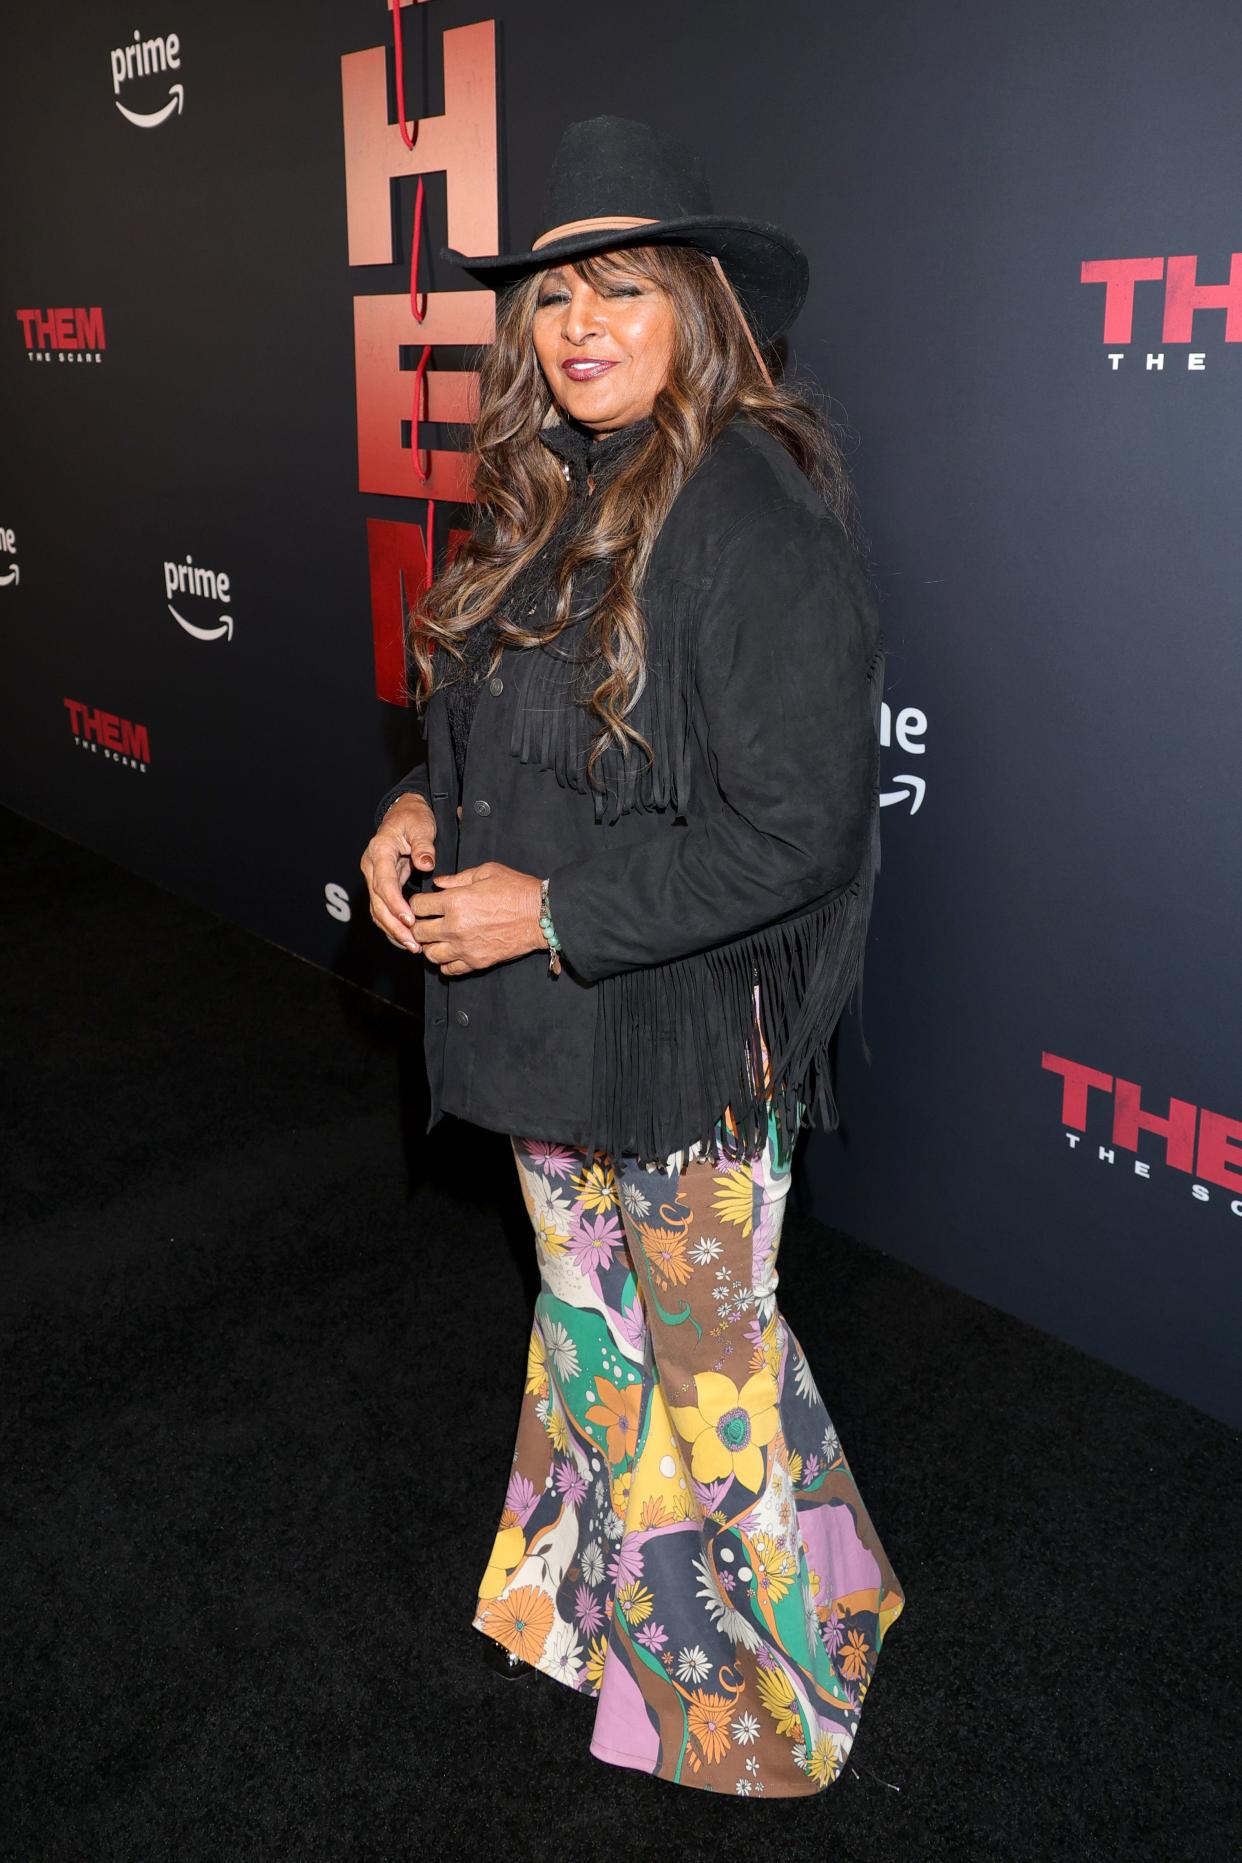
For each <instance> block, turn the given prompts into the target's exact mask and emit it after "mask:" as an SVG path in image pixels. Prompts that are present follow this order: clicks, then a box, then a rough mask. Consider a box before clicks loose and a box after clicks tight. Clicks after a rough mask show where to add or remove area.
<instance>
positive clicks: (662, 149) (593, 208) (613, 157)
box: [440, 116, 811, 343]
mask: <svg viewBox="0 0 1242 1863" xmlns="http://www.w3.org/2000/svg"><path fill="white" fill-rule="evenodd" d="M540 225H541V227H542V229H543V230H542V231H541V232H539V233H537V234H536V236H535V237H534V239H532V241H531V244H530V249H529V251H526V252H504V253H500V254H498V255H497V256H495V257H492V256H490V255H484V256H480V257H472V256H471V255H469V254H468V253H463V252H456V251H454V249H453V248H452V247H451V246H442V247H441V249H440V253H441V257H442V258H444V259H447V260H449V261H450V262H451V263H452V264H454V265H460V266H461V267H462V268H463V269H464V270H465V271H467V272H469V273H470V275H471V276H472V277H473V278H477V279H478V280H479V281H480V283H481V284H485V285H490V286H492V288H493V289H495V290H503V289H504V288H505V286H507V285H511V284H514V283H516V281H517V280H518V279H519V278H524V277H526V276H527V275H528V274H529V273H530V272H536V271H542V270H544V268H545V267H548V266H553V265H557V264H559V263H560V262H561V261H562V260H565V261H571V260H574V259H582V258H585V257H586V256H587V254H588V253H593V252H603V251H605V250H608V251H611V250H612V249H613V248H614V247H623V246H637V245H646V244H648V243H649V242H653V241H658V242H659V243H660V244H661V245H673V246H695V247H697V248H698V250H699V251H700V252H706V253H708V254H709V255H710V256H711V257H712V258H713V259H715V260H717V261H718V263H719V266H720V268H721V270H722V271H723V272H724V274H725V277H726V278H727V280H728V282H729V284H730V285H731V286H732V287H733V291H734V294H735V296H736V297H737V298H738V300H739V302H740V304H741V306H742V309H743V311H744V312H745V315H746V318H747V321H748V322H749V324H750V326H751V329H752V330H753V332H754V334H755V336H756V337H757V338H758V340H759V341H760V342H761V343H770V342H772V341H773V339H774V338H775V337H777V336H779V335H780V334H781V332H782V331H783V330H785V329H787V328H788V326H789V325H790V324H791V323H792V322H793V320H794V318H795V317H796V316H797V314H798V312H799V311H800V310H801V308H802V304H803V301H804V299H805V297H806V294H807V287H808V285H809V284H810V276H811V273H810V266H809V265H808V263H807V257H806V254H805V253H804V252H803V250H802V248H801V246H799V245H798V243H797V241H796V240H794V239H791V238H790V236H789V234H788V233H786V232H784V231H783V230H782V228H780V227H779V226H770V225H768V224H767V223H766V222H765V221H762V220H742V219H739V218H738V217H737V216H736V215H735V214H718V213H713V212H712V201H711V192H710V190H709V188H708V185H707V180H706V177H705V176H704V174H703V168H702V164H701V163H700V161H699V158H698V156H697V155H695V154H694V152H693V150H691V149H687V148H686V147H685V146H684V144H682V143H680V142H675V141H674V140H673V139H672V137H670V136H663V135H660V134H659V133H658V132H657V131H656V130H654V129H652V128H651V127H650V126H649V125H648V124H646V123H635V122H632V121H631V120H630V119H629V118H628V117H623V116H593V117H588V118H586V119H585V120H584V121H582V122H579V123H570V124H569V125H568V127H567V128H566V130H565V132H564V134H563V135H562V137H561V141H560V146H559V148H558V149H557V151H556V156H555V159H554V160H553V163H552V172H551V174H550V176H549V178H548V185H547V190H546V192H545V195H544V207H543V213H542V215H541V219H540Z"/></svg>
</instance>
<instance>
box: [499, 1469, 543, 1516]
mask: <svg viewBox="0 0 1242 1863" xmlns="http://www.w3.org/2000/svg"><path fill="white" fill-rule="evenodd" d="M538 1499H539V1490H538V1488H536V1486H535V1484H534V1482H532V1481H527V1479H526V1477H525V1475H523V1474H520V1473H519V1472H518V1470H517V1469H515V1470H514V1471H513V1474H512V1475H511V1476H510V1477H509V1486H508V1488H507V1489H506V1491H505V1506H506V1507H507V1508H508V1509H509V1511H510V1512H511V1513H512V1514H514V1515H515V1516H516V1517H517V1519H518V1520H519V1521H520V1522H521V1524H522V1525H523V1526H525V1525H526V1522H527V1521H528V1520H529V1519H530V1516H531V1515H532V1514H533V1513H534V1511H535V1502H536V1501H537V1500H538Z"/></svg>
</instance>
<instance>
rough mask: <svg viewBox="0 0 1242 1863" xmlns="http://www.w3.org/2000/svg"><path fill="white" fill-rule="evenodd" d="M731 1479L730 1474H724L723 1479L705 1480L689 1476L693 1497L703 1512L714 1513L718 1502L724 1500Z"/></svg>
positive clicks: (718, 1504)
mask: <svg viewBox="0 0 1242 1863" xmlns="http://www.w3.org/2000/svg"><path fill="white" fill-rule="evenodd" d="M732 1481H733V1477H732V1475H726V1476H725V1478H724V1480H723V1481H707V1482H704V1481H695V1479H694V1477H693V1476H691V1478H690V1486H691V1487H692V1488H693V1489H694V1498H695V1500H696V1501H697V1502H698V1504H699V1506H700V1507H701V1508H702V1509H703V1512H704V1513H705V1514H714V1513H715V1511H716V1509H717V1508H718V1507H719V1506H720V1503H721V1502H722V1501H723V1500H724V1497H725V1495H726V1493H727V1492H728V1490H729V1487H730V1485H731V1483H732Z"/></svg>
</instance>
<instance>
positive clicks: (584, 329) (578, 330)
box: [565, 298, 599, 344]
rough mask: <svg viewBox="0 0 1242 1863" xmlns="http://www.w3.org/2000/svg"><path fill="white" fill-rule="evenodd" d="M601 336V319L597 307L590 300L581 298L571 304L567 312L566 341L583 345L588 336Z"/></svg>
mask: <svg viewBox="0 0 1242 1863" xmlns="http://www.w3.org/2000/svg"><path fill="white" fill-rule="evenodd" d="M598 334H599V318H598V316H597V314H596V307H595V305H594V304H593V303H592V302H590V301H589V300H586V299H582V298H579V299H577V300H576V301H575V302H573V303H571V304H570V305H569V306H568V307H567V308H566V311H565V340H566V342H568V343H575V344H576V343H581V342H582V341H583V340H584V339H585V338H586V337H588V336H597V335H598Z"/></svg>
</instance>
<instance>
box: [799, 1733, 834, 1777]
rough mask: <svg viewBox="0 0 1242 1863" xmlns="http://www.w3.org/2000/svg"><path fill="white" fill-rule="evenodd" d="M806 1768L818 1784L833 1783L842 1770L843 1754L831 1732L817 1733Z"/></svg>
mask: <svg viewBox="0 0 1242 1863" xmlns="http://www.w3.org/2000/svg"><path fill="white" fill-rule="evenodd" d="M806 1769H807V1771H808V1772H809V1773H810V1775H811V1777H812V1779H814V1781H815V1783H816V1785H831V1784H832V1782H833V1780H834V1779H835V1778H836V1776H837V1774H838V1773H839V1772H840V1770H841V1754H840V1751H839V1749H838V1747H837V1743H836V1741H835V1740H834V1739H833V1737H832V1735H831V1734H816V1736H815V1745H814V1746H813V1747H812V1748H811V1751H810V1753H809V1755H808V1756H807V1762H806Z"/></svg>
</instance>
